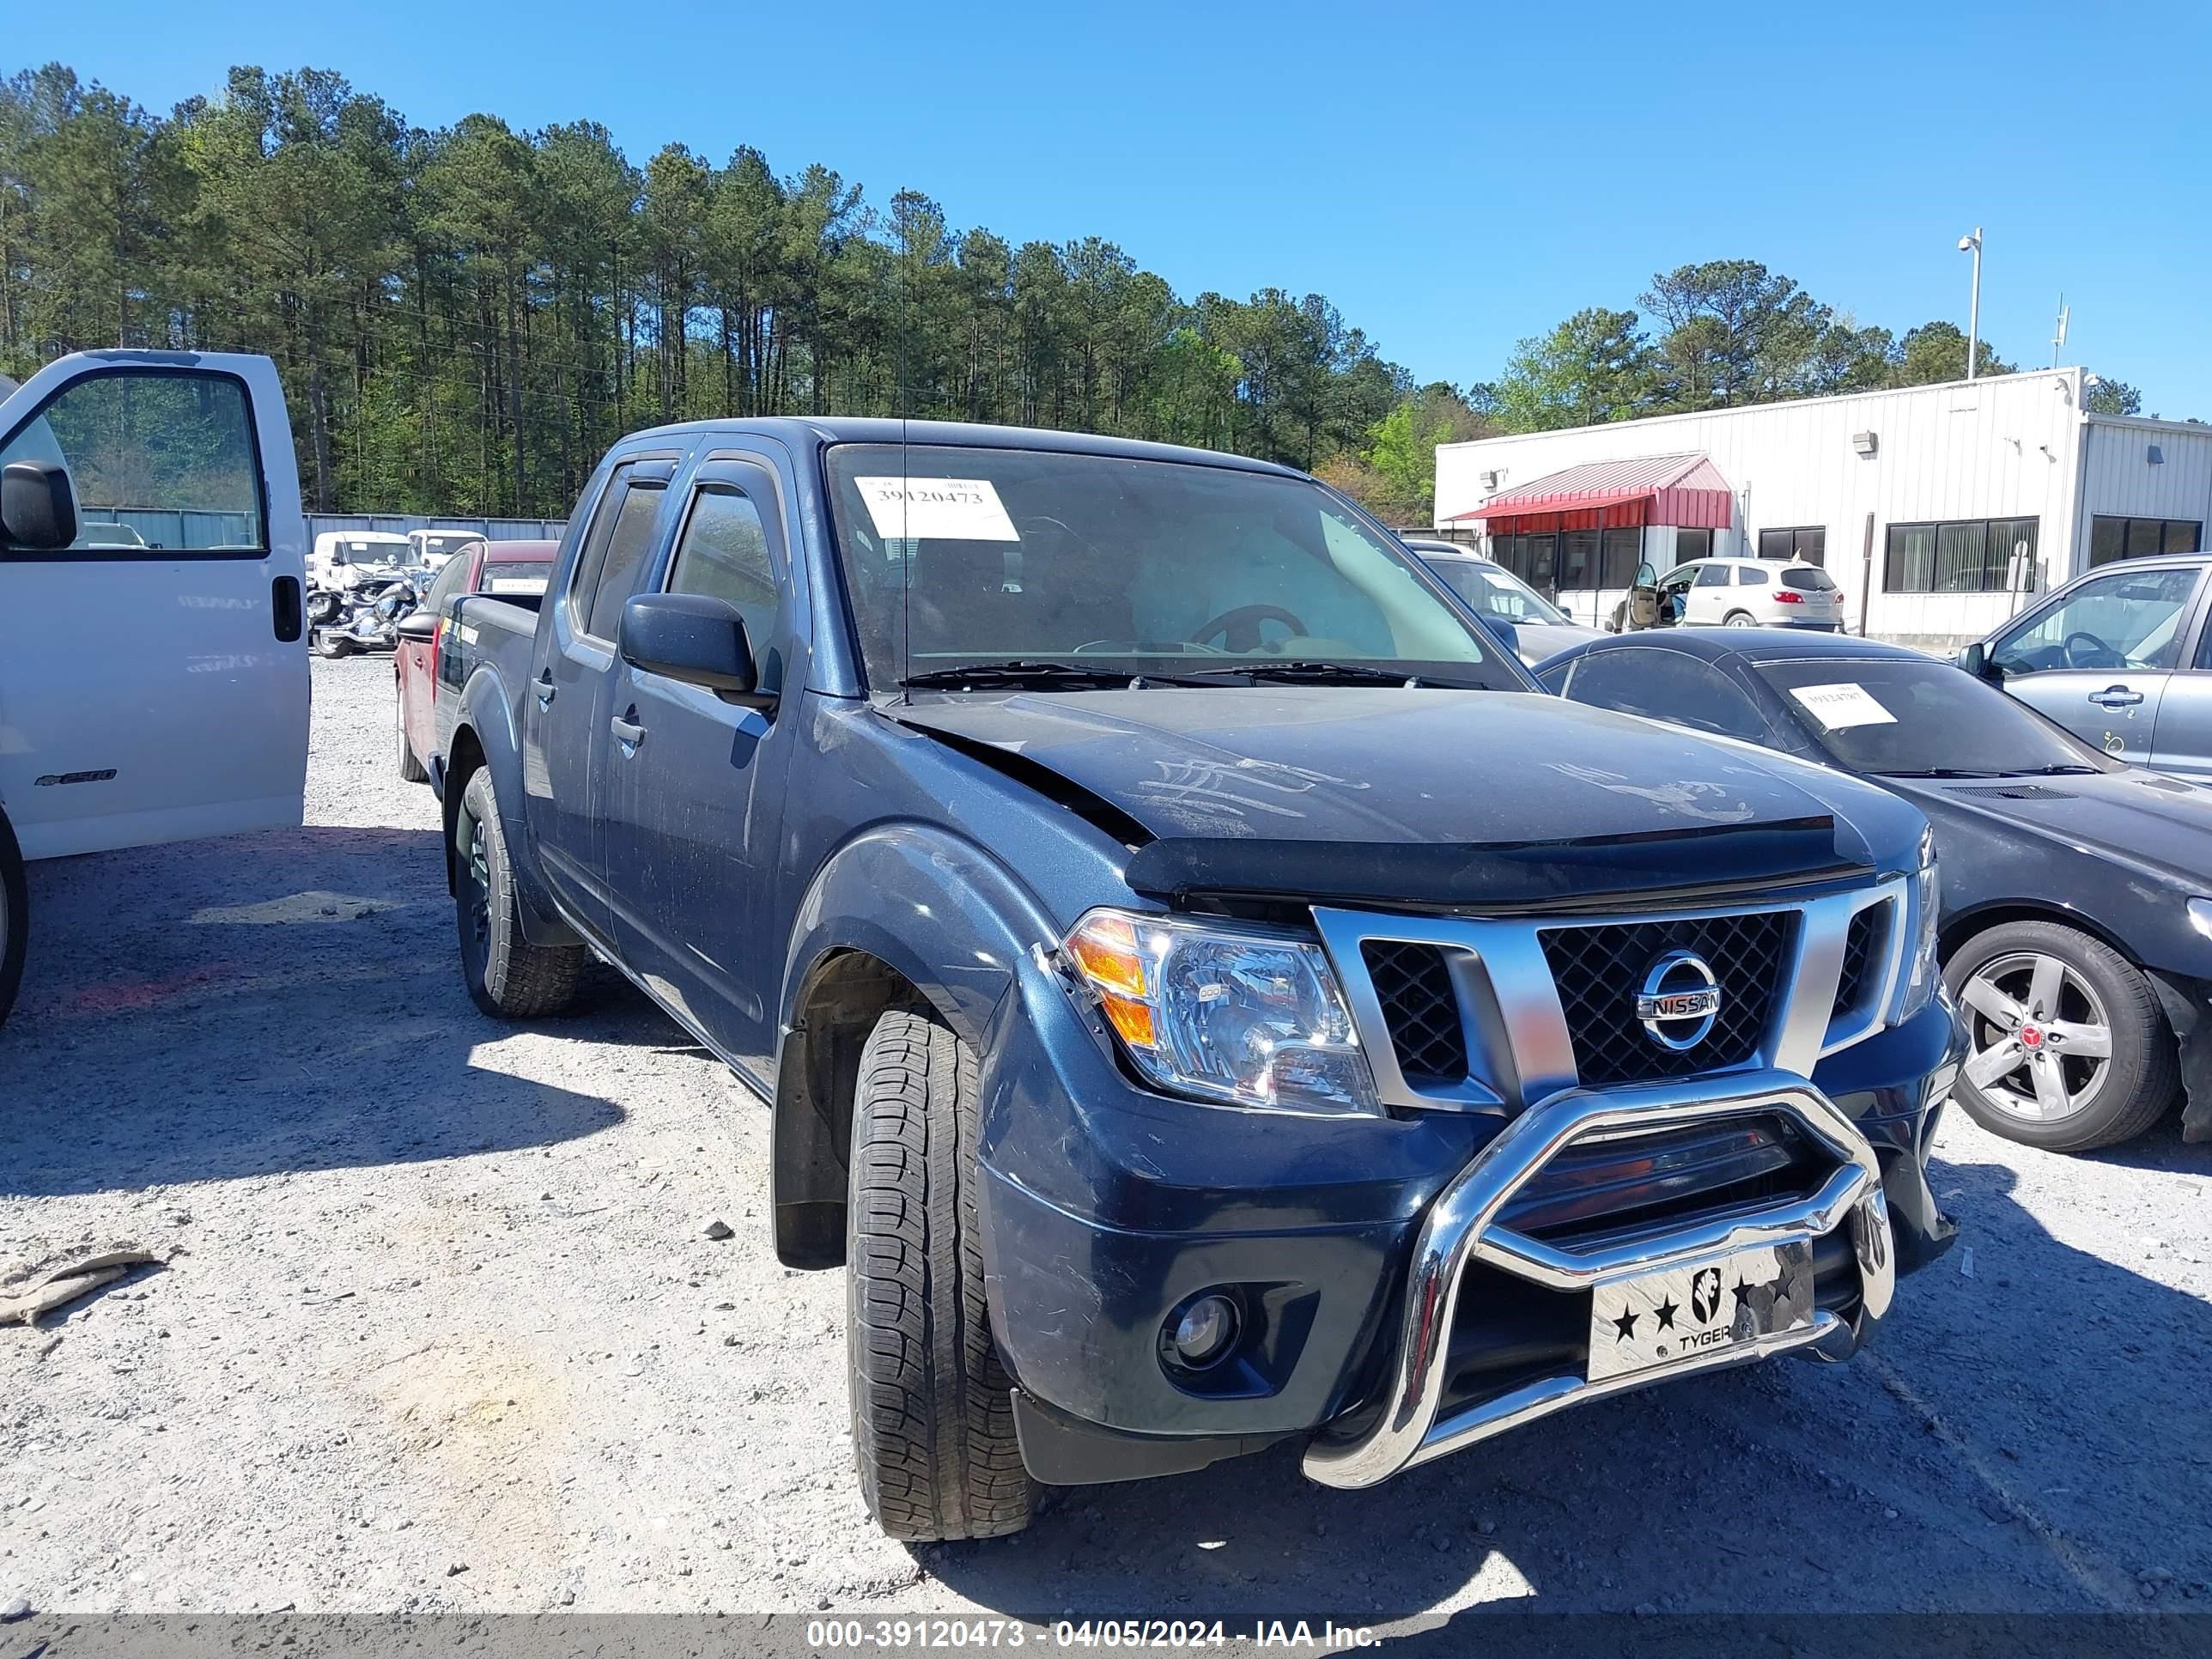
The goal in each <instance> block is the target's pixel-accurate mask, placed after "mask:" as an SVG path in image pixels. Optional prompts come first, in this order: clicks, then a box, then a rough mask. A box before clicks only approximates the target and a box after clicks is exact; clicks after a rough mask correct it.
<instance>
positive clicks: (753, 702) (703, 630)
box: [615, 593, 775, 708]
mask: <svg viewBox="0 0 2212 1659" xmlns="http://www.w3.org/2000/svg"><path fill="white" fill-rule="evenodd" d="M615 647H616V649H617V650H618V651H620V652H621V653H622V659H623V661H624V662H626V663H628V664H629V665H630V666H631V667H633V668H637V669H642V670H643V671H645V672H647V673H648V674H659V675H663V676H665V678H669V679H671V680H681V681H683V682H684V684H686V685H698V686H703V687H705V688H706V689H707V690H709V691H712V692H714V693H715V694H716V695H717V696H720V697H721V698H722V699H723V701H724V702H739V703H744V704H747V705H749V706H750V707H752V708H767V707H768V706H769V704H771V703H773V702H775V693H773V692H763V691H762V690H760V689H759V678H760V674H759V670H758V669H757V667H756V666H755V665H754V662H753V648H752V641H750V640H749V639H747V638H746V636H745V619H744V617H743V616H741V615H739V614H738V608H737V606H735V605H732V604H731V603H730V602H729V601H728V600H727V599H714V598H712V597H710V596H709V595H708V594H704V593H641V594H640V595H638V597H637V598H635V599H632V600H631V601H630V602H629V604H627V605H624V606H623V613H622V624H621V627H620V629H618V630H617V635H616V640H615Z"/></svg>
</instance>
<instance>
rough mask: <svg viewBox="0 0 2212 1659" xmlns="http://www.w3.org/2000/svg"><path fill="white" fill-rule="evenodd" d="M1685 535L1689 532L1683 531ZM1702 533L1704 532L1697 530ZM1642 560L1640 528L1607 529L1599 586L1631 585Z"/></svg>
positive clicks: (1642, 541)
mask: <svg viewBox="0 0 2212 1659" xmlns="http://www.w3.org/2000/svg"><path fill="white" fill-rule="evenodd" d="M1683 533H1684V534H1685V535H1687V534H1688V533H1689V532H1687V531H1685V532H1683ZM1699 533H1701V534H1702V533H1704V532H1699ZM1643 562H1644V532H1642V531H1641V530H1608V531H1607V532H1605V560H1604V570H1603V574H1602V575H1601V578H1600V580H1599V581H1598V586H1600V587H1632V586H1635V584H1636V567H1637V566H1638V565H1640V564H1642V563H1643Z"/></svg>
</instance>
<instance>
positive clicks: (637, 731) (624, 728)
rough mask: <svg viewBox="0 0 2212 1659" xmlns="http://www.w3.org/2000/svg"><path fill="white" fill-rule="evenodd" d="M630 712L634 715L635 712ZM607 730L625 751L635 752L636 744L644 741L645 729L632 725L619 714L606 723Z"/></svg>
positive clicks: (633, 710)
mask: <svg viewBox="0 0 2212 1659" xmlns="http://www.w3.org/2000/svg"><path fill="white" fill-rule="evenodd" d="M630 712H631V713H632V714H635V713H636V712H637V711H636V710H635V709H632V710H631V711H630ZM607 730H608V731H610V732H613V733H614V734H615V736H616V738H617V739H619V740H620V741H621V743H622V745H623V748H624V749H625V750H635V748H636V747H637V746H638V744H641V743H643V742H644V741H645V728H644V727H643V726H636V725H633V724H632V723H631V722H630V721H629V720H624V719H623V717H622V716H621V715H620V714H617V715H616V716H615V717H614V718H613V719H612V720H609V721H608V722H607Z"/></svg>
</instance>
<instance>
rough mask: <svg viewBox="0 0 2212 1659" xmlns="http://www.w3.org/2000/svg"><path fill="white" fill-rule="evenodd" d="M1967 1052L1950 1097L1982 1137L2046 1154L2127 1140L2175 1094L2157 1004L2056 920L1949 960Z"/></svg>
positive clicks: (1985, 936) (2119, 966)
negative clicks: (1954, 1097) (1968, 1046)
mask: <svg viewBox="0 0 2212 1659" xmlns="http://www.w3.org/2000/svg"><path fill="white" fill-rule="evenodd" d="M1943 980H1944V983H1945V984H1947V985H1948V986H1949V987H1951V992H1952V994H1953V995H1954V996H1955V997H1957V998H1958V999H1959V1002H1960V1007H1961V1009H1962V1010H1963V1012H1965V1014H1966V1024H1967V1029H1968V1031H1969V1033H1970V1035H1971V1036H1972V1053H1971V1054H1970V1055H1969V1056H1968V1058H1967V1060H1966V1066H1965V1068H1964V1069H1963V1070H1962V1071H1961V1072H1960V1074H1959V1083H1958V1088H1957V1091H1956V1092H1957V1096H1958V1099H1959V1103H1960V1104H1961V1105H1963V1106H1964V1107H1965V1108H1966V1110H1967V1111H1968V1112H1969V1113H1970V1114H1971V1115H1972V1117H1973V1119H1974V1121H1976V1122H1977V1123H1979V1124H1980V1125H1981V1126H1982V1127H1984V1128H1985V1129H1988V1130H1990V1132H1991V1133H1995V1134H2000V1135H2002V1136H2004V1137H2005V1138H2006V1139H2008V1140H2017V1141H2020V1142H2021V1143H2023V1144H2024V1145H2027V1146H2040V1147H2042V1148H2044V1149H2045V1151H2048V1152H2087V1151H2088V1150H2089V1149H2091V1148H2092V1147H2096V1146H2117V1145H2118V1144H2119V1143H2120V1142H2121V1141H2124V1140H2129V1139H2133V1138H2134V1137H2135V1136H2136V1135H2139V1134H2141V1133H2142V1132H2143V1131H2144V1130H2145V1129H2148V1128H2149V1127H2150V1126H2151V1125H2152V1124H2154V1123H2155V1122H2157V1121H2158V1120H2159V1119H2160V1118H2161V1117H2163V1116H2164V1115H2166V1109H2167V1108H2168V1107H2170V1106H2171V1105H2172V1103H2173V1097H2174V1093H2175V1091H2176V1090H2177V1089H2178V1088H2179V1084H2180V1069H2179V1062H2178V1060H2176V1057H2175V1054H2174V1044H2173V1034H2172V1031H2170V1030H2168V1029H2167V1027H2166V1016H2165V1014H2164V1013H2163V1012H2161V1011H2160V1008H2159V1006H2158V998H2157V995H2156V994H2154V992H2153V991H2152V989H2151V987H2150V985H2149V983H2148V981H2146V980H2145V979H2144V978H2143V976H2142V974H2140V973H2139V972H2137V971H2136V969H2135V967H2134V965H2133V964H2132V963H2130V962H2129V961H2128V960H2127V958H2126V957H2123V956H2121V955H2120V954H2119V952H2118V951H2114V950H2113V949H2112V948H2111V947H2110V946H2109V945H2106V944H2105V943H2104V942H2103V941H2102V940H2100V939H2093V938H2091V937H2090V936H2089V935H2088V934H2087V933H2080V932H2077V931H2076V930H2075V929H2074V928H2071V927H2062V926H2060V925H2059V924H2057V923H2056V922H2046V921H2024V922H2008V923H2006V924H2004V925H2003V926H2002V927H1992V928H1990V930H1989V931H1988V932H1987V933H1981V934H1978V935H1977V936H1976V937H1974V938H1973V939H1968V940H1967V941H1966V944H1964V945H1961V946H1960V947H1959V949H1958V950H1957V951H1954V953H1953V954H1952V957H1951V960H1950V961H1949V962H1948V963H1947V964H1946V965H1945V967H1944V969H1943Z"/></svg>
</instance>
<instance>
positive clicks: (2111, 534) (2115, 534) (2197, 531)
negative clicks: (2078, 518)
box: [2089, 513, 2204, 568]
mask: <svg viewBox="0 0 2212 1659" xmlns="http://www.w3.org/2000/svg"><path fill="white" fill-rule="evenodd" d="M2203 538H2204V526H2203V525H2202V524H2201V523H2199V522H2198V521H2197V520H2195V519H2121V518H2107V517H2106V516H2105V514H2103V513H2099V514H2098V515H2097V516H2096V517H2095V518H2094V519H2093V520H2090V525H2089V563H2090V566H2091V567H2092V568H2094V567H2096V566H2098V565H2100V564H2110V563H2112V561H2113V560H2115V559H2147V558H2148V557H2150V556H2152V555H2153V554H2154V553H2195V552H2197V551H2198V550H2199V549H2200V548H2201V546H2202V544H2203Z"/></svg>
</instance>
